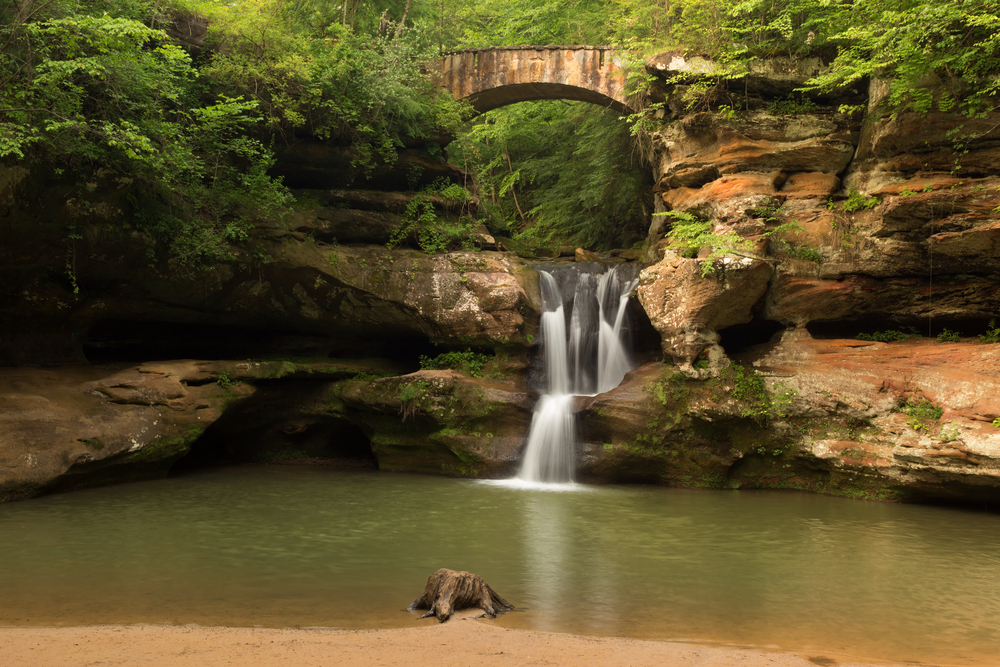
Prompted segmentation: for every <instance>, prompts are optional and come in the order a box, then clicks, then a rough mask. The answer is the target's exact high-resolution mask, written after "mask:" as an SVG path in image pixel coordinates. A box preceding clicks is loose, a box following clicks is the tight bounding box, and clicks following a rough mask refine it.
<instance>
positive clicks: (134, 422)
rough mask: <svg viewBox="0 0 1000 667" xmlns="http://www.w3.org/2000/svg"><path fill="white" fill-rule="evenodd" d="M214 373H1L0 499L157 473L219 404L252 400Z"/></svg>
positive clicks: (143, 369) (143, 368) (158, 367)
mask: <svg viewBox="0 0 1000 667" xmlns="http://www.w3.org/2000/svg"><path fill="white" fill-rule="evenodd" d="M213 375H217V373H216V371H215V370H214V369H212V368H211V365H208V366H206V365H204V364H199V363H198V362H193V361H168V362H151V363H146V364H141V365H139V366H133V367H128V368H122V369H120V370H102V369H99V368H94V367H69V368H61V369H58V370H51V369H37V368H0V423H2V424H3V428H2V429H0V501H4V500H15V499H19V498H27V497H30V496H34V495H38V494H40V493H44V492H46V491H52V490H61V489H71V488H79V487H84V486H95V485H99V484H107V483H111V482H122V481H131V480H137V479H150V478H155V477H163V476H165V475H166V473H167V471H168V470H169V469H170V467H171V465H173V463H174V462H175V461H176V460H177V459H178V458H180V457H181V456H183V455H184V454H185V453H186V452H187V450H188V448H189V447H190V446H191V443H192V442H194V440H196V439H197V438H198V436H199V435H201V433H202V432H203V431H204V430H205V429H206V428H208V426H209V425H211V424H212V423H213V422H214V421H215V420H216V419H218V418H219V416H220V415H221V414H222V412H223V410H224V409H225V408H226V406H228V405H230V404H232V403H234V402H237V401H240V400H242V399H244V398H246V397H247V396H249V395H251V394H252V393H253V388H252V386H250V385H231V386H227V387H223V386H221V385H219V384H218V383H216V382H212V381H211V378H212V377H213ZM206 381H207V382H206Z"/></svg>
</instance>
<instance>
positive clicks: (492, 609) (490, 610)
mask: <svg viewBox="0 0 1000 667" xmlns="http://www.w3.org/2000/svg"><path fill="white" fill-rule="evenodd" d="M471 608H478V609H482V610H483V612H485V615H486V616H488V617H490V618H495V617H496V615H497V614H502V613H504V612H505V611H510V610H511V609H513V608H514V605H512V604H511V603H509V602H507V601H506V600H504V599H503V598H502V597H500V596H499V595H497V594H496V591H494V590H493V589H492V588H490V587H489V585H487V583H486V582H485V581H483V580H482V578H481V577H478V576H476V575H474V574H472V573H471V572H457V571H455V570H448V569H445V568H441V569H440V570H438V571H437V572H435V573H434V574H432V575H431V576H430V578H429V579H427V585H426V586H425V587H424V592H423V593H421V595H420V597H418V598H417V599H416V600H414V601H413V604H411V605H410V606H409V607H407V609H408V610H409V611H413V610H414V609H427V610H428V611H427V613H426V614H424V615H423V616H421V617H420V618H427V617H428V616H437V619H438V621H439V622H441V623H444V622H445V621H447V620H448V619H449V618H451V615H452V613H453V612H455V611H458V610H459V609H471Z"/></svg>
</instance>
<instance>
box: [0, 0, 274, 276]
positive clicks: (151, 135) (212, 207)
mask: <svg viewBox="0 0 1000 667" xmlns="http://www.w3.org/2000/svg"><path fill="white" fill-rule="evenodd" d="M21 8H22V11H19V12H17V13H16V15H15V16H14V17H13V20H12V21H11V22H10V23H8V24H7V25H5V26H4V27H3V28H0V39H5V40H6V42H5V45H4V46H3V48H2V49H0V62H2V64H4V65H5V66H6V68H5V69H3V73H2V74H0V128H3V132H2V134H3V137H4V138H3V140H0V158H2V157H13V158H17V159H22V160H24V161H26V162H29V163H48V164H56V163H58V164H59V165H60V170H62V169H65V170H66V171H68V172H69V173H72V174H73V175H74V176H75V177H76V178H77V179H78V182H77V187H76V188H70V192H71V193H73V194H72V196H68V199H67V200H66V202H65V203H66V205H67V206H68V207H69V208H70V210H71V211H72V214H73V215H74V216H76V217H77V218H81V219H80V220H79V226H81V227H82V226H83V224H84V223H86V222H87V218H86V216H89V217H90V218H93V217H96V216H100V217H103V218H105V219H108V220H115V221H117V222H119V224H121V225H122V226H124V227H126V228H128V227H131V228H132V229H133V230H135V231H138V232H140V233H141V234H144V235H146V236H147V238H150V239H152V241H153V242H154V244H155V245H154V246H153V247H151V248H150V253H151V256H152V258H156V257H165V258H169V259H170V260H171V261H172V268H173V270H175V271H179V272H185V271H187V270H190V269H191V268H197V267H199V266H203V265H205V264H208V263H211V262H216V261H229V260H234V259H239V260H249V259H251V258H252V255H253V253H252V248H249V247H248V243H247V241H248V238H249V235H248V229H249V225H250V223H249V221H250V220H251V219H254V218H260V217H268V216H273V215H276V214H278V213H279V212H280V211H281V210H283V208H284V207H285V206H287V204H288V203H289V202H290V196H289V194H288V193H287V191H286V190H285V188H284V187H282V185H281V184H280V182H279V181H276V180H274V179H272V178H270V177H269V176H268V175H267V170H268V169H269V168H270V166H271V164H272V158H271V153H270V151H269V150H268V149H267V148H266V147H265V146H264V145H263V144H262V143H261V142H260V141H259V140H258V139H256V138H253V137H251V136H249V135H248V134H247V133H246V129H247V128H248V127H249V126H251V125H252V124H253V123H255V122H256V120H257V116H256V115H255V114H256V111H257V104H256V102H253V101H246V100H244V99H242V98H240V97H229V96H226V95H225V94H219V95H212V94H211V93H209V91H206V90H205V89H204V87H203V86H202V85H201V83H200V81H199V78H198V75H199V73H198V71H197V70H196V69H195V67H194V64H193V63H192V61H191V58H190V56H188V54H187V53H186V52H185V51H183V50H182V49H180V48H179V47H177V46H174V45H172V44H170V43H169V42H168V41H167V39H166V34H165V33H164V32H163V31H162V30H157V29H154V28H151V27H148V26H147V25H145V23H144V21H148V22H149V23H150V24H153V23H155V22H156V20H157V15H156V14H155V12H154V8H153V7H152V6H151V5H146V4H143V3H138V4H136V5H134V6H129V7H117V6H115V5H112V4H101V3H95V4H94V5H92V6H81V7H79V8H78V7H76V6H75V5H68V4H67V5H60V4H53V3H49V4H42V3H39V4H33V3H31V2H26V3H24V4H23V5H21ZM27 9H30V11H28V12H27V14H25V13H24V12H25V11H27ZM101 10H104V11H109V10H110V11H115V12H116V13H118V15H111V14H109V13H104V12H102V11H101ZM88 12H93V13H88ZM150 16H152V18H150ZM213 98H214V101H212V100H213ZM99 184H104V186H105V187H106V188H108V187H110V188H111V189H113V190H117V191H119V192H121V194H122V199H123V200H124V201H126V202H129V203H130V208H131V210H130V211H128V212H126V211H124V210H122V209H119V208H118V207H117V206H110V205H107V204H105V203H104V202H101V201H95V200H94V199H93V198H92V197H93V196H94V195H91V194H90V193H92V192H94V191H95V190H96V188H97V187H98V185H99ZM81 192H83V193H86V194H83V195H81V194H80V193H81ZM69 224H71V225H76V224H77V222H76V221H74V220H72V219H71V220H70V221H69ZM73 233H76V232H71V236H72V234H73ZM240 246H242V247H243V249H242V250H241V249H240ZM75 280H76V277H75V275H74V274H71V282H73V283H74V285H75Z"/></svg>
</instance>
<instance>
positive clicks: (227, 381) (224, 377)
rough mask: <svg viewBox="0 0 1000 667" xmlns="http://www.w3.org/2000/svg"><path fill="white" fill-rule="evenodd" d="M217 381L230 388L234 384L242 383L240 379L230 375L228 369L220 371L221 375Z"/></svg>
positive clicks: (221, 385) (220, 384) (223, 386)
mask: <svg viewBox="0 0 1000 667" xmlns="http://www.w3.org/2000/svg"><path fill="white" fill-rule="evenodd" d="M215 383H216V384H217V385H219V386H220V387H222V388H223V389H229V388H230V387H232V386H234V385H238V384H240V381H239V380H237V379H236V378H235V377H233V376H230V375H229V372H228V371H222V372H221V373H219V377H218V378H216V380H215Z"/></svg>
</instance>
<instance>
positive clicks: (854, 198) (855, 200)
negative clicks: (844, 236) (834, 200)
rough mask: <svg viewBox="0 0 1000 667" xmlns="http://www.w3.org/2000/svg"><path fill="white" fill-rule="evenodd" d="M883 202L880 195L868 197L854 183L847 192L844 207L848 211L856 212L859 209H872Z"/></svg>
mask: <svg viewBox="0 0 1000 667" xmlns="http://www.w3.org/2000/svg"><path fill="white" fill-rule="evenodd" d="M881 203H882V201H881V200H880V199H879V198H878V197H866V196H864V195H863V194H861V193H860V192H858V189H857V188H856V187H854V186H853V185H852V186H851V188H850V190H848V192H847V199H846V200H845V201H844V203H843V206H842V207H843V209H844V211H846V212H847V213H855V212H857V211H868V210H871V209H873V208H875V207H876V206H878V205H879V204H881Z"/></svg>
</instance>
